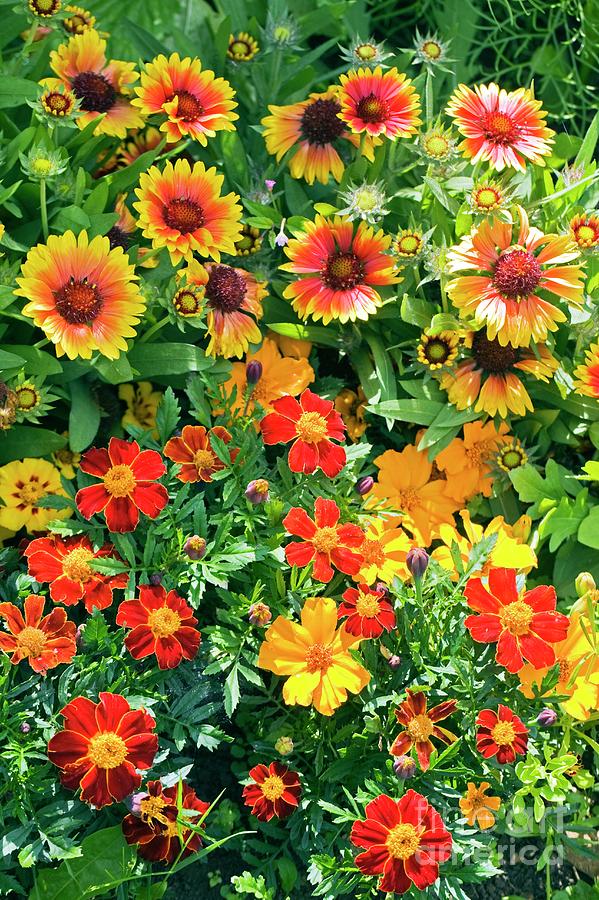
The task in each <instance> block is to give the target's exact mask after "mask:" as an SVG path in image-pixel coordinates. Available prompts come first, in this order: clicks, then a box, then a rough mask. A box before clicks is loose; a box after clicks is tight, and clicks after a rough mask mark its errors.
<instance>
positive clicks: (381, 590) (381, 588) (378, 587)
mask: <svg viewBox="0 0 599 900" xmlns="http://www.w3.org/2000/svg"><path fill="white" fill-rule="evenodd" d="M374 589H375V591H376V592H377V593H378V594H380V595H381V599H382V600H388V599H389V594H390V591H389V587H388V585H386V584H384V582H382V581H377V583H376V584H375V586H374Z"/></svg>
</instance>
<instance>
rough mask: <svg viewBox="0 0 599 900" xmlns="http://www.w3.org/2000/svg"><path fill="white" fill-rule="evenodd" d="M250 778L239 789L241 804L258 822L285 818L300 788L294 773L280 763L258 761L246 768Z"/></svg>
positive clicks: (295, 800)
mask: <svg viewBox="0 0 599 900" xmlns="http://www.w3.org/2000/svg"><path fill="white" fill-rule="evenodd" d="M249 777H250V778H251V779H252V781H251V782H250V784H248V785H246V786H245V787H244V789H243V799H244V801H245V805H246V806H249V807H250V809H251V812H252V815H253V816H256V818H257V819H259V820H260V821H261V822H270V820H271V819H273V818H275V817H276V818H277V819H287V818H288V817H289V816H290V815H291V813H292V812H294V811H295V810H296V809H297V806H298V803H299V798H300V796H301V793H302V788H301V784H300V780H299V775H298V774H297V772H293V771H292V770H291V769H290V768H288V766H284V765H283V764H282V763H280V762H271V763H270V765H268V766H266V765H264V764H263V763H260V764H259V765H257V766H254V768H253V769H250V771H249Z"/></svg>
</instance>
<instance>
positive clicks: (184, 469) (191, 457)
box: [163, 425, 239, 482]
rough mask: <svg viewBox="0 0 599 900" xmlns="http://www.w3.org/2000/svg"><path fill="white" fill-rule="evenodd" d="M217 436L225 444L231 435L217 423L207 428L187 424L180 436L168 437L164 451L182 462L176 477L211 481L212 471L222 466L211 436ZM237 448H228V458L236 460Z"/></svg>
mask: <svg viewBox="0 0 599 900" xmlns="http://www.w3.org/2000/svg"><path fill="white" fill-rule="evenodd" d="M212 436H214V437H217V438H220V440H221V441H223V442H224V443H225V444H229V443H230V442H231V435H230V434H229V432H228V431H227V429H226V428H222V426H220V425H216V426H215V427H214V428H211V429H210V430H209V431H207V430H206V429H205V428H204V426H203V425H186V426H185V427H184V428H183V431H182V432H181V437H174V438H171V439H170V441H168V442H167V444H166V447H165V448H164V451H163V452H164V455H165V456H167V457H168V458H169V459H172V461H173V462H176V463H179V464H180V465H181V471H180V472H179V473H178V475H177V478H178V479H179V481H206V482H209V481H212V476H213V474H214V473H215V472H220V471H221V469H224V468H225V463H224V462H223V461H222V460H220V459H219V458H218V456H217V455H216V453H215V452H214V450H213V449H212V444H211V443H210V438H211V437H212ZM238 453H239V450H231V462H232V463H233V462H235V460H236V459H237V454H238Z"/></svg>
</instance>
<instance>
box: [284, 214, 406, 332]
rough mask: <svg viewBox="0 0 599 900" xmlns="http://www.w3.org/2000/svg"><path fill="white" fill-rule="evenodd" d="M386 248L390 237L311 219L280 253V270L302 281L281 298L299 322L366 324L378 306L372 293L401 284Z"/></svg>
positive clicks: (338, 221)
mask: <svg viewBox="0 0 599 900" xmlns="http://www.w3.org/2000/svg"><path fill="white" fill-rule="evenodd" d="M390 244H391V238H390V236H389V235H385V234H384V232H383V231H375V230H374V229H373V228H371V227H370V226H369V225H366V223H365V222H362V221H361V222H359V223H358V226H357V228H356V230H355V232H354V223H353V222H351V221H349V220H348V219H344V218H342V217H340V216H335V218H334V219H325V218H324V216H320V215H319V216H316V220H315V221H314V222H307V223H306V225H305V230H304V231H302V232H300V233H299V234H298V237H297V238H294V239H292V240H290V241H289V244H288V245H287V246H286V247H285V253H286V254H287V256H288V257H289V259H290V262H288V263H285V264H284V265H282V266H280V268H281V269H283V270H284V271H286V272H293V273H294V274H296V275H301V276H304V277H301V278H299V279H298V280H297V281H294V282H292V283H291V284H290V285H289V286H288V287H286V288H285V290H284V292H283V296H284V297H286V298H287V299H289V300H292V306H293V308H294V310H295V311H296V312H297V314H298V315H299V316H301V318H303V319H305V318H307V317H308V316H312V318H313V319H315V320H316V321H318V320H319V319H322V323H323V325H328V324H329V322H331V321H332V320H333V319H338V320H339V321H340V322H348V321H351V322H355V321H356V319H361V320H362V321H366V319H368V316H371V315H373V314H374V313H376V311H377V309H378V307H379V306H380V305H381V303H382V300H381V296H380V294H379V292H378V291H377V290H376V287H378V286H380V285H388V284H397V283H398V282H400V281H401V280H402V279H401V278H400V277H399V276H398V275H397V274H396V268H395V263H394V261H393V259H392V258H391V257H390V256H388V255H387V254H386V252H385V251H386V250H388V249H389V246H390Z"/></svg>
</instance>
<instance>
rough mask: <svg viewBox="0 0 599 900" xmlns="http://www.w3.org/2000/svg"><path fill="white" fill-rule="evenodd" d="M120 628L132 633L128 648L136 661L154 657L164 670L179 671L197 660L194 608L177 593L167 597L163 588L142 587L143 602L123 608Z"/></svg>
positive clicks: (127, 603)
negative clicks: (187, 663)
mask: <svg viewBox="0 0 599 900" xmlns="http://www.w3.org/2000/svg"><path fill="white" fill-rule="evenodd" d="M116 624H117V625H123V626H124V627H125V628H131V629H132V630H131V631H130V632H129V634H128V635H127V637H126V638H125V647H126V648H127V650H128V651H129V653H130V654H131V656H132V657H133V659H145V658H146V657H147V656H152V654H153V655H154V656H155V657H156V660H157V662H158V667H159V668H160V669H175V668H176V667H177V666H178V665H180V664H181V663H182V662H183V660H184V659H193V658H194V656H195V655H196V653H197V652H198V648H199V646H200V641H201V635H200V632H199V631H198V630H197V628H194V627H193V626H194V625H197V624H198V620H197V619H196V618H195V617H194V615H193V610H192V608H191V606H189V604H188V603H186V602H185V600H184V599H183V597H180V596H179V595H178V594H177V593H176V591H169V592H168V594H167V592H166V590H165V589H164V588H163V587H162V585H160V584H159V585H150V584H140V585H139V598H138V599H136V600H124V601H123V602H122V603H121V605H120V606H119V609H118V612H117V616H116Z"/></svg>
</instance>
